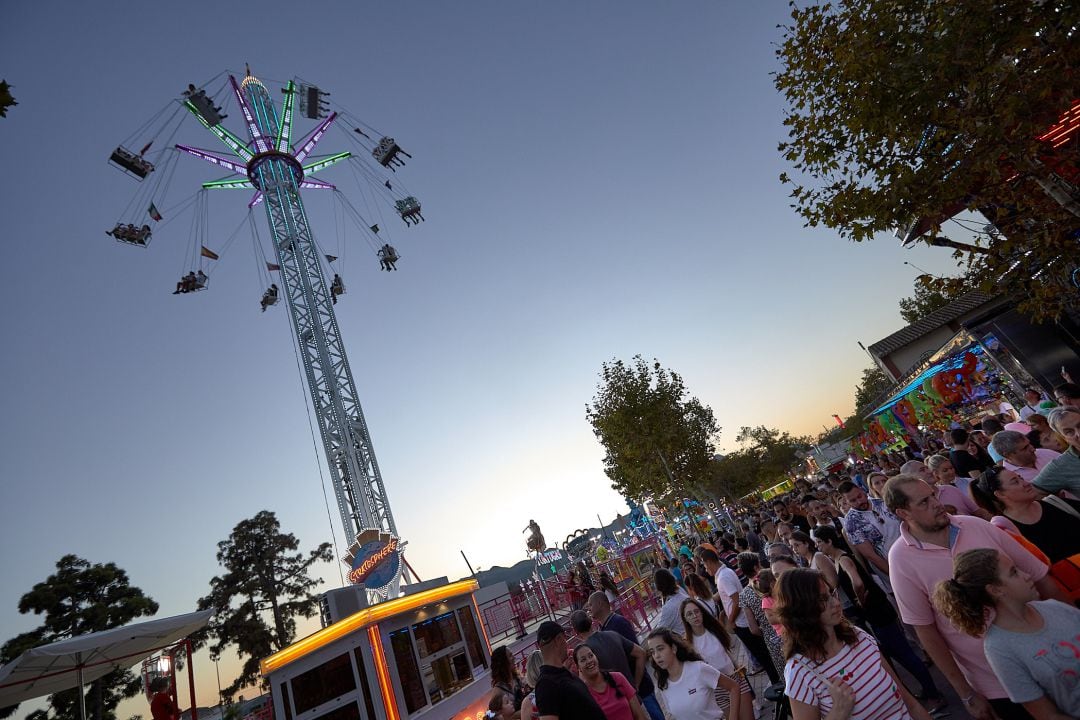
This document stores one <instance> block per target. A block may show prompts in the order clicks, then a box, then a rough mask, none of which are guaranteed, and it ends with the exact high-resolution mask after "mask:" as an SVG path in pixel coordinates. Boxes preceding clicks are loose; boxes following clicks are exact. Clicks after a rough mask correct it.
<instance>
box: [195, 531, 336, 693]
mask: <svg viewBox="0 0 1080 720" xmlns="http://www.w3.org/2000/svg"><path fill="white" fill-rule="evenodd" d="M299 547H300V541H299V540H297V539H296V536H294V535H292V534H289V533H282V532H281V525H280V524H279V523H278V519H277V516H276V515H274V513H272V512H270V511H268V510H263V511H262V512H259V513H258V514H257V515H255V517H253V518H250V519H247V520H242V521H240V522H239V523H237V525H236V527H234V528H233V531H232V533H231V534H230V535H229V537H228V539H227V540H222V541H221V542H219V543H218V552H217V560H218V564H219V565H221V566H222V567H223V568H224V569H225V572H224V573H223V574H222V575H216V576H214V578H213V579H211V580H210V594H208V595H206V596H205V597H203V598H200V599H199V609H200V610H208V609H213V610H214V612H215V614H214V617H213V619H212V620H211V622H210V624H209V625H208V626H207V628H206V629H205V630H204V631H203V633H202V634H201V635H200V636H198V637H197V639H198V640H199V641H200V644H201V643H202V642H205V641H207V640H209V641H210V654H211V656H212V657H214V658H215V659H216V658H218V657H220V655H221V653H222V652H223V651H224V650H225V648H226V647H228V646H234V647H235V648H236V651H237V652H238V653H239V654H240V656H241V658H242V659H244V664H243V667H242V669H241V673H240V676H239V677H237V678H236V679H235V680H234V681H233V683H232V684H231V685H229V686H228V687H227V688H225V689H224V690H223V691H222V692H223V693H224V694H226V695H233V694H234V693H236V692H237V691H238V690H240V689H241V688H243V687H245V686H248V685H251V684H254V683H255V682H256V680H258V678H259V660H261V659H262V658H264V657H266V656H268V655H271V654H272V653H274V652H276V651H278V650H281V649H282V648H285V647H286V646H288V645H290V644H291V643H292V642H293V640H294V639H295V638H296V619H297V618H301V617H303V618H308V617H312V616H313V615H314V614H315V613H316V612H317V610H318V597H317V596H316V595H315V594H314V592H313V591H314V589H315V588H316V587H317V586H318V585H319V583H321V582H322V580H321V579H320V578H312V577H309V575H308V571H309V570H310V569H311V566H312V565H314V564H315V563H317V562H329V561H331V560H332V559H333V553H332V552H331V547H330V543H325V542H324V543H322V544H321V545H319V546H318V547H317V548H315V549H314V550H312V551H311V552H309V553H307V554H306V555H305V554H304V553H302V552H299V551H298V548H299Z"/></svg>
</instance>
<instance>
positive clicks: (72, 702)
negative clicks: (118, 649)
mask: <svg viewBox="0 0 1080 720" xmlns="http://www.w3.org/2000/svg"><path fill="white" fill-rule="evenodd" d="M157 610H158V604H157V603H156V602H154V601H153V599H151V598H150V597H148V596H147V595H145V594H144V593H143V591H142V590H140V589H139V588H137V587H134V586H132V585H131V584H130V582H129V580H128V576H127V573H126V572H124V571H123V570H121V569H120V568H118V567H117V566H116V565H114V564H113V563H106V564H104V565H102V564H100V563H94V564H91V563H90V562H88V561H86V560H83V559H82V558H79V557H76V556H75V555H65V556H64V557H62V558H60V560H59V561H57V563H56V573H54V574H53V575H50V576H49V577H48V578H46V579H45V580H44V581H43V582H39V583H37V584H36V585H34V587H33V588H32V589H31V590H30V592H28V593H26V594H25V595H23V596H22V597H21V598H19V612H20V613H22V614H26V613H34V614H35V615H43V616H44V620H43V622H42V624H41V625H40V626H39V627H37V628H35V629H33V630H31V631H29V632H25V633H22V634H21V635H18V636H17V637H14V638H12V639H10V640H8V641H7V642H6V643H4V645H3V647H2V648H0V662H3V663H6V662H10V661H12V660H14V659H15V658H17V657H18V656H19V655H21V654H22V653H23V652H24V651H26V650H29V649H31V648H34V647H38V646H39V645H47V644H48V643H51V642H55V641H57V640H64V639H66V638H71V637H76V636H78V635H86V634H88V633H93V632H99V631H101V630H109V629H111V628H116V627H120V626H122V625H126V624H127V623H129V622H131V621H132V620H134V619H135V618H137V617H144V616H149V615H153V614H154V613H156V612H157ZM141 687H142V684H141V682H140V680H139V678H138V677H136V676H135V675H133V674H132V673H131V672H130V671H128V670H117V671H114V672H111V673H109V674H108V675H106V676H105V677H103V678H101V679H99V680H96V681H94V682H93V683H91V685H90V688H89V691H88V692H87V694H86V697H87V701H86V705H87V712H88V713H89V714H88V717H92V718H95V720H115V718H116V706H117V705H118V704H119V703H120V701H121V700H122V699H124V698H128V697H133V696H134V695H136V694H137V693H138V692H139V689H140V688H141ZM78 702H79V692H78V690H67V691H64V692H60V693H56V694H54V695H50V696H49V705H50V706H51V709H52V711H53V714H54V715H55V716H56V717H62V718H74V717H78V716H79V712H78ZM15 707H17V706H14V707H10V708H4V711H3V713H0V714H2V715H4V716H6V715H8V714H11V713H12V712H14V710H15ZM39 713H40V711H39ZM45 716H46V717H47V714H45Z"/></svg>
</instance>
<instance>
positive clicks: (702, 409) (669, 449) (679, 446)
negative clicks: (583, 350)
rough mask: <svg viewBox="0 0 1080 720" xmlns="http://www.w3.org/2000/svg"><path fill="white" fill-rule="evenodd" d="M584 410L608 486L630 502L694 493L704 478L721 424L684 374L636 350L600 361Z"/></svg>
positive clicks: (707, 475)
mask: <svg viewBox="0 0 1080 720" xmlns="http://www.w3.org/2000/svg"><path fill="white" fill-rule="evenodd" d="M600 378H601V381H600V383H599V385H598V386H597V391H596V395H595V396H594V397H593V400H592V403H591V404H587V405H586V406H585V416H586V418H588V420H589V423H590V424H591V425H592V427H593V433H595V435H596V437H597V439H598V440H599V441H600V444H601V445H603V447H604V453H605V454H604V472H605V473H606V474H607V476H608V478H610V480H611V486H612V487H613V488H615V489H616V490H617V491H619V492H620V493H622V495H623V496H624V497H626V498H629V499H631V500H635V501H640V500H641V499H642V498H645V497H654V498H657V499H662V498H664V497H666V496H667V495H669V494H670V493H672V492H682V493H692V492H693V490H694V488H696V487H699V486H701V485H702V484H703V483H704V482H705V481H706V480H707V479H708V477H709V472H710V470H709V462H710V459H711V458H712V455H713V453H714V452H715V446H714V441H715V439H716V437H717V436H718V435H719V433H720V428H719V426H717V424H716V418H714V417H713V413H712V409H711V408H710V407H709V406H708V405H704V404H702V403H701V401H699V400H698V399H697V398H696V397H690V396H689V394H688V392H687V390H686V386H685V385H684V384H683V380H682V378H681V377H680V376H679V374H678V373H676V372H674V371H672V370H666V369H664V368H662V367H661V366H660V363H659V361H656V360H654V361H653V363H652V365H649V364H648V363H646V362H645V360H644V359H642V357H641V356H640V355H636V356H635V357H634V359H633V361H632V362H631V363H629V364H628V363H625V362H623V361H622V360H612V361H611V362H606V363H604V364H603V368H602V370H601V372H600Z"/></svg>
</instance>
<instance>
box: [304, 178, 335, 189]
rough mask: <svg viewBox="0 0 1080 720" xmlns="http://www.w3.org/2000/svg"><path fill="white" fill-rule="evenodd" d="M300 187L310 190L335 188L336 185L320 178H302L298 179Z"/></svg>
mask: <svg viewBox="0 0 1080 720" xmlns="http://www.w3.org/2000/svg"><path fill="white" fill-rule="evenodd" d="M300 187H302V188H310V189H312V190H337V187H336V186H334V185H331V184H330V183H328V182H323V181H322V180H311V179H304V180H301V181H300Z"/></svg>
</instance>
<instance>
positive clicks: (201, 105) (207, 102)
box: [184, 85, 229, 127]
mask: <svg viewBox="0 0 1080 720" xmlns="http://www.w3.org/2000/svg"><path fill="white" fill-rule="evenodd" d="M184 97H185V98H187V99H188V102H190V103H191V104H192V105H194V106H195V109H196V110H198V111H199V114H200V115H202V117H203V120H205V121H206V124H207V125H209V126H210V127H214V126H215V125H219V124H221V121H222V120H224V119H225V118H227V117H229V116H228V115H225V114H223V113H222V112H221V107H220V106H216V105H214V101H213V100H212V99H211V98H210V97H208V96H207V94H206V91H205V90H203V89H202V88H196V87H195V86H194V85H188V89H187V90H185V91H184Z"/></svg>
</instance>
